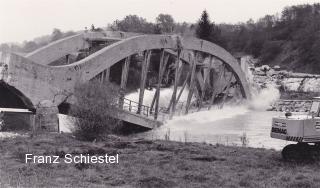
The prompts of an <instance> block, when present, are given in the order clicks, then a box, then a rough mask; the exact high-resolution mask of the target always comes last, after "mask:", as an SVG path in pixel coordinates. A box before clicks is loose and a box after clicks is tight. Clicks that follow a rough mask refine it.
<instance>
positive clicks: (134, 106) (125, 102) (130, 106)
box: [122, 98, 151, 117]
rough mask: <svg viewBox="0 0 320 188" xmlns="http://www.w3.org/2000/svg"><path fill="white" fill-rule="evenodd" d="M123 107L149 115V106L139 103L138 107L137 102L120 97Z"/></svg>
mask: <svg viewBox="0 0 320 188" xmlns="http://www.w3.org/2000/svg"><path fill="white" fill-rule="evenodd" d="M122 101H123V109H124V110H127V111H129V112H133V113H137V114H140V115H144V116H147V117H148V116H150V115H151V113H150V107H149V106H146V105H141V106H140V109H139V103H137V102H135V101H132V100H130V99H126V98H122Z"/></svg>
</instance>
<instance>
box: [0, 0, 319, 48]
mask: <svg viewBox="0 0 320 188" xmlns="http://www.w3.org/2000/svg"><path fill="white" fill-rule="evenodd" d="M317 2H318V3H319V2H320V0H0V43H5V42H23V41H25V40H32V39H33V38H35V37H39V36H43V35H48V34H50V33H52V30H53V28H59V29H60V30H62V31H68V30H74V31H77V30H83V29H84V27H86V26H87V27H88V28H89V27H90V26H91V24H94V25H95V26H96V27H105V26H107V24H108V23H112V22H113V21H114V20H116V19H122V18H124V17H125V16H126V15H129V14H136V15H138V16H141V17H144V18H146V19H147V20H148V21H150V22H154V21H155V18H156V17H157V15H158V14H160V13H165V14H170V15H172V16H173V18H174V19H175V21H177V22H183V21H186V22H189V23H194V22H196V21H197V20H198V19H199V18H200V15H201V12H202V11H203V10H204V9H206V10H207V11H208V13H209V15H210V18H211V21H214V22H215V23H238V22H245V21H247V20H249V19H250V18H252V19H253V20H257V19H258V18H261V17H263V16H264V15H266V14H276V13H281V10H282V9H283V8H284V7H286V6H291V5H297V4H306V3H308V4H312V3H317Z"/></svg>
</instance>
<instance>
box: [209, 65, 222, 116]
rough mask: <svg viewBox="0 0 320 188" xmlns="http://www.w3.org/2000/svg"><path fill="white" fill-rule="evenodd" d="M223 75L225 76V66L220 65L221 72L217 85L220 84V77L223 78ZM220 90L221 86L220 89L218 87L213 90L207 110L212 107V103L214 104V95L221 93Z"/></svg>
mask: <svg viewBox="0 0 320 188" xmlns="http://www.w3.org/2000/svg"><path fill="white" fill-rule="evenodd" d="M224 74H225V65H224V64H222V70H221V72H220V75H219V79H218V83H220V84H221V81H222V77H223V75H224ZM219 86H221V85H219ZM221 90H222V86H221V89H220V87H219V88H216V89H215V88H213V91H212V95H211V99H210V104H209V107H208V110H210V109H211V107H212V105H213V103H214V99H215V97H216V95H217V94H218V92H221Z"/></svg>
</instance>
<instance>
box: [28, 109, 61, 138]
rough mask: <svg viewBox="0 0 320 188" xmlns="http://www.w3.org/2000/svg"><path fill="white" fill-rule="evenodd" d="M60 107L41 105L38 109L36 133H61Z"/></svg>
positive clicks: (35, 125)
mask: <svg viewBox="0 0 320 188" xmlns="http://www.w3.org/2000/svg"><path fill="white" fill-rule="evenodd" d="M58 113H59V110H58V106H55V105H51V104H50V103H42V104H39V105H38V106H37V108H36V115H35V124H34V128H33V129H34V130H35V131H47V132H59V119H58Z"/></svg>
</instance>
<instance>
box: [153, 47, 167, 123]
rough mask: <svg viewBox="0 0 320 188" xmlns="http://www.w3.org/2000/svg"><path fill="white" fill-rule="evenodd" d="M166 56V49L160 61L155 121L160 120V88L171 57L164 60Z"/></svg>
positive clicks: (162, 51) (162, 52)
mask: <svg viewBox="0 0 320 188" xmlns="http://www.w3.org/2000/svg"><path fill="white" fill-rule="evenodd" d="M164 56H165V51H164V49H162V50H161V59H160V65H159V74H158V84H157V90H156V102H155V103H156V104H155V113H154V119H155V120H157V119H158V114H159V101H160V89H161V88H160V87H161V81H162V77H163V74H164V71H165V69H166V66H167V63H168V60H169V55H168V58H167V59H166V61H165V59H164Z"/></svg>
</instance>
